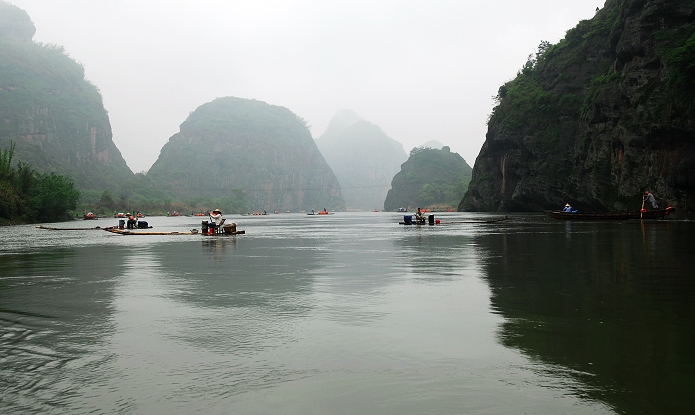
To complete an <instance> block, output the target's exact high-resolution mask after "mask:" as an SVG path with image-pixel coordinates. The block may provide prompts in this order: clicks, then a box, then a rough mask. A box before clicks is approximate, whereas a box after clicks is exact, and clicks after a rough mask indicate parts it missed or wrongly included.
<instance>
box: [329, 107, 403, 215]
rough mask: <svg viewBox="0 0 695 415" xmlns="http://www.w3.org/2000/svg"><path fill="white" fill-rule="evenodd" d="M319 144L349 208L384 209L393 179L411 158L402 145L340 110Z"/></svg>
mask: <svg viewBox="0 0 695 415" xmlns="http://www.w3.org/2000/svg"><path fill="white" fill-rule="evenodd" d="M316 145H317V146H318V148H319V150H321V154H323V156H324V157H325V158H326V162H327V163H328V165H329V166H331V169H333V172H334V173H335V175H336V177H337V178H338V181H339V182H340V187H341V189H342V190H343V195H344V197H345V204H346V205H347V207H348V208H349V209H357V210H372V209H383V206H384V200H385V199H386V194H387V193H388V190H389V187H390V183H391V179H393V176H394V175H395V174H396V173H398V171H399V170H400V166H401V163H403V162H405V160H406V159H407V158H408V157H407V155H406V153H405V151H404V150H403V145H401V143H399V142H397V141H395V140H393V139H392V138H390V137H388V136H387V135H386V134H384V132H383V131H382V130H381V128H379V127H378V126H376V125H374V124H372V123H370V122H368V121H365V120H363V119H362V118H360V117H359V116H358V115H357V114H355V113H354V112H353V111H350V110H341V111H339V112H338V113H337V114H336V115H335V116H334V117H333V118H332V119H331V122H330V123H329V125H328V128H327V129H326V131H325V132H324V133H323V134H322V135H321V137H320V138H319V139H318V140H316Z"/></svg>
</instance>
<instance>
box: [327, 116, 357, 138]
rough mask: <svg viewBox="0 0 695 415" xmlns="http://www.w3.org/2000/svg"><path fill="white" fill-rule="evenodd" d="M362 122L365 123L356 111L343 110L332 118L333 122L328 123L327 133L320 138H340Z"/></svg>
mask: <svg viewBox="0 0 695 415" xmlns="http://www.w3.org/2000/svg"><path fill="white" fill-rule="evenodd" d="M360 121H364V119H363V118H362V117H360V116H359V115H357V113H355V111H353V110H349V109H342V110H340V111H338V112H337V113H336V114H335V115H334V116H333V118H331V122H329V123H328V127H327V128H326V131H325V132H324V133H323V134H321V137H320V138H328V139H331V138H335V137H338V136H339V135H340V134H341V133H342V132H343V131H344V130H345V129H346V128H349V127H350V126H352V125H355V124H357V123H358V122H360Z"/></svg>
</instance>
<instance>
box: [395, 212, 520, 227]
mask: <svg viewBox="0 0 695 415" xmlns="http://www.w3.org/2000/svg"><path fill="white" fill-rule="evenodd" d="M507 219H509V216H506V215H505V216H504V217H501V218H495V219H489V220H461V221H451V222H436V223H432V222H429V221H425V222H421V223H417V222H416V221H412V222H410V223H405V222H398V224H399V225H429V226H435V225H436V226H439V225H456V224H460V223H497V222H502V221H505V220H507Z"/></svg>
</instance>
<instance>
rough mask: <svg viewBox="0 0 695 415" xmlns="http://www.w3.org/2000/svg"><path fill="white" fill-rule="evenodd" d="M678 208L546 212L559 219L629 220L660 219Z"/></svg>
mask: <svg viewBox="0 0 695 415" xmlns="http://www.w3.org/2000/svg"><path fill="white" fill-rule="evenodd" d="M675 210H676V208H674V207H672V206H669V207H667V208H666V209H661V210H648V211H646V212H639V211H636V212H576V213H569V212H562V211H558V210H546V211H544V213H545V214H546V215H548V216H550V217H551V218H553V219H559V220H627V219H659V218H663V217H664V216H667V215H669V214H670V213H671V212H673V211H675Z"/></svg>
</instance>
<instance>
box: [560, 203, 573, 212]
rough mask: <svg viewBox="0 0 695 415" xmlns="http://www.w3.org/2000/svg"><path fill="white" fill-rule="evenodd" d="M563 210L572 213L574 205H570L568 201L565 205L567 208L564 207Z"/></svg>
mask: <svg viewBox="0 0 695 415" xmlns="http://www.w3.org/2000/svg"><path fill="white" fill-rule="evenodd" d="M562 211H563V212H568V213H572V206H570V204H569V203H567V204H566V205H565V208H564V209H562Z"/></svg>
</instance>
